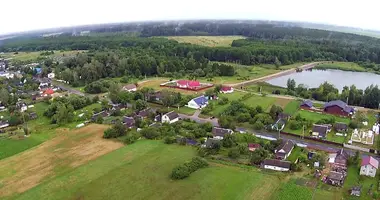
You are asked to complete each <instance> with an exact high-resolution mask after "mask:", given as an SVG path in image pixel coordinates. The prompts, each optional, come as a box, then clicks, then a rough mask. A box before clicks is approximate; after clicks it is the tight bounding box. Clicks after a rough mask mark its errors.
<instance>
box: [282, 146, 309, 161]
mask: <svg viewBox="0 0 380 200" xmlns="http://www.w3.org/2000/svg"><path fill="white" fill-rule="evenodd" d="M302 154H306V152H304V149H303V148H301V147H298V146H296V147H294V149H293V151H292V153H291V154H290V156H289V157H288V158H287V159H286V160H288V161H290V162H292V163H294V162H295V161H296V160H297V159H298V158H299V157H300V156H301V155H302Z"/></svg>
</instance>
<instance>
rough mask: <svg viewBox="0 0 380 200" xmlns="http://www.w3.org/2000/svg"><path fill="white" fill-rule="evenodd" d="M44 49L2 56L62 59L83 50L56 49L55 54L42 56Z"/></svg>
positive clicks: (29, 59)
mask: <svg viewBox="0 0 380 200" xmlns="http://www.w3.org/2000/svg"><path fill="white" fill-rule="evenodd" d="M43 52H44V51H35V52H18V53H17V54H15V53H14V52H11V53H4V54H2V55H1V56H2V57H3V58H11V59H12V60H18V61H36V60H38V58H39V57H41V58H47V57H48V58H52V59H54V60H56V59H62V58H64V57H68V56H72V55H75V54H77V53H79V52H83V51H63V52H61V51H54V54H52V55H48V56H42V55H41V53H43Z"/></svg>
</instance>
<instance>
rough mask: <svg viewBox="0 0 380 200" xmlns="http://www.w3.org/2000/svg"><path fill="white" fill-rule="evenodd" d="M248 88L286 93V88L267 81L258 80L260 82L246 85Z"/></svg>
mask: <svg viewBox="0 0 380 200" xmlns="http://www.w3.org/2000/svg"><path fill="white" fill-rule="evenodd" d="M246 89H247V90H249V91H252V92H260V91H261V92H265V93H268V94H272V93H273V91H280V94H285V93H286V88H283V87H280V86H276V85H271V84H269V83H267V82H258V83H254V84H250V85H249V86H247V87H246Z"/></svg>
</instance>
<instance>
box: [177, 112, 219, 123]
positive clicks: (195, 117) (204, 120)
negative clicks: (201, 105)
mask: <svg viewBox="0 0 380 200" xmlns="http://www.w3.org/2000/svg"><path fill="white" fill-rule="evenodd" d="M199 114H201V110H196V111H195V113H194V114H193V115H185V114H178V115H179V117H180V118H181V119H191V120H193V121H195V122H197V123H201V124H203V123H207V122H209V123H211V124H212V125H213V126H219V123H218V119H217V118H214V119H210V118H200V117H199Z"/></svg>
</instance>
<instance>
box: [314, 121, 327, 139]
mask: <svg viewBox="0 0 380 200" xmlns="http://www.w3.org/2000/svg"><path fill="white" fill-rule="evenodd" d="M328 129H329V127H328V126H326V125H319V124H314V125H313V129H312V131H313V132H317V133H319V136H321V137H326V134H327V130H328Z"/></svg>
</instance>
